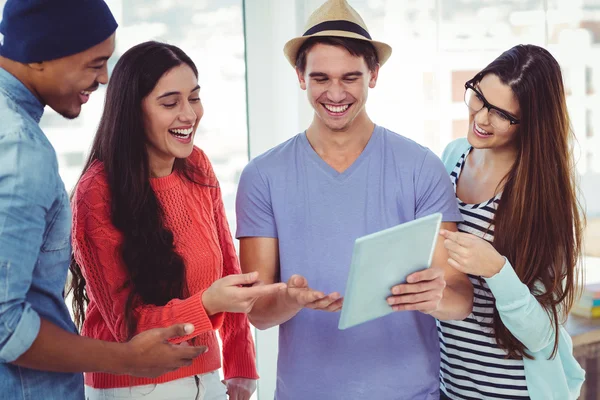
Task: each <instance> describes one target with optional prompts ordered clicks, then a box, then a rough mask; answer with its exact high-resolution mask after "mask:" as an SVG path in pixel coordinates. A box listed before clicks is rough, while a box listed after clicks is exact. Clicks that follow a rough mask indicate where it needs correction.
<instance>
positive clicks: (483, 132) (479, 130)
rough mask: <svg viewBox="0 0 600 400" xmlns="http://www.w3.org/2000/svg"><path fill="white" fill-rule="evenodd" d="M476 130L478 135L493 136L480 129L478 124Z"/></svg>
mask: <svg viewBox="0 0 600 400" xmlns="http://www.w3.org/2000/svg"><path fill="white" fill-rule="evenodd" d="M475 130H476V131H477V132H478V133H480V134H482V135H491V133H489V132H487V131H484V130H483V129H481V128H480V127H479V125H477V124H475Z"/></svg>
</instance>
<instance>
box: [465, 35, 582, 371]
mask: <svg viewBox="0 0 600 400" xmlns="http://www.w3.org/2000/svg"><path fill="white" fill-rule="evenodd" d="M487 74H494V75H496V76H497V77H498V78H500V81H501V82H502V83H504V84H505V85H508V86H509V87H510V88H511V89H512V91H513V93H514V95H515V98H516V99H517V100H518V102H519V106H520V109H521V122H520V124H519V129H518V131H517V133H516V139H515V140H516V149H517V154H516V160H515V162H514V165H513V166H512V168H511V170H510V172H509V173H508V174H507V175H506V177H505V178H504V181H503V183H504V187H503V189H502V190H503V193H502V199H501V201H500V203H499V205H498V209H497V211H496V215H495V218H494V224H495V229H494V243H493V244H494V247H495V248H496V250H497V251H498V252H499V253H500V254H502V255H504V256H505V257H506V258H507V259H508V260H509V261H510V262H511V264H512V265H513V267H514V269H515V271H516V273H517V275H518V276H519V278H520V279H521V281H522V282H523V283H524V284H525V285H527V287H529V290H530V291H531V292H532V293H533V294H534V296H535V297H536V299H537V301H538V302H539V303H540V304H541V305H542V306H543V307H544V309H545V310H546V312H547V313H548V316H549V317H550V319H551V320H552V325H553V326H554V348H553V351H552V355H551V357H554V356H555V355H556V351H557V349H558V332H559V325H560V324H561V323H563V322H564V320H565V319H566V316H567V313H568V311H569V310H570V309H571V307H572V306H573V302H574V300H575V298H576V296H577V292H578V289H579V285H577V283H578V280H579V278H580V277H581V275H580V274H579V269H578V268H577V262H578V258H579V255H580V251H581V246H582V243H581V241H582V230H583V226H584V222H585V221H584V216H583V214H582V213H581V212H580V209H581V207H580V204H579V201H578V198H577V185H576V174H575V166H574V161H573V158H572V156H571V150H572V145H573V140H574V135H573V132H572V130H571V123H570V121H569V114H568V112H567V105H566V99H565V89H564V86H563V79H562V74H561V70H560V66H559V65H558V62H557V61H556V60H555V59H554V57H552V55H551V54H550V53H549V52H548V51H547V50H545V49H543V48H541V47H538V46H533V45H519V46H515V47H513V48H511V49H510V50H508V51H506V52H504V53H502V55H500V57H498V58H497V59H495V60H494V61H493V62H492V63H491V64H490V65H488V66H487V67H485V69H483V70H482V71H481V72H480V73H478V74H477V75H476V76H475V77H474V78H473V79H472V80H471V82H472V83H477V82H479V81H481V79H482V78H483V77H484V76H485V75H487ZM540 283H541V285H540ZM542 285H543V287H542ZM493 327H494V335H495V338H496V340H497V342H498V344H499V345H500V347H501V348H503V349H504V350H506V351H507V353H508V356H509V358H516V359H519V358H522V357H526V358H532V356H531V354H528V353H527V349H526V348H525V346H524V345H523V343H521V342H520V341H519V340H518V339H517V338H516V337H515V336H514V335H513V334H512V333H511V332H510V331H509V330H508V329H507V328H506V327H505V326H504V324H503V323H502V320H501V319H500V317H499V315H498V311H497V310H496V309H494V323H493Z"/></svg>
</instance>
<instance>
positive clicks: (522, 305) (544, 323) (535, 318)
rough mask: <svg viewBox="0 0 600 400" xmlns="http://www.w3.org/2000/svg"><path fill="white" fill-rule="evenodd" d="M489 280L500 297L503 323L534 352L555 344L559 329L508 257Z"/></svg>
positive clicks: (498, 301)
mask: <svg viewBox="0 0 600 400" xmlns="http://www.w3.org/2000/svg"><path fill="white" fill-rule="evenodd" d="M505 260H506V259H505ZM486 282H487V284H488V286H489V288H490V290H491V291H492V293H493V294H494V297H495V298H496V308H497V309H498V313H499V314H500V318H501V319H502V322H503V323H504V325H505V326H506V328H508V330H509V331H510V332H511V333H512V334H513V335H514V336H515V337H516V338H517V339H519V340H520V341H521V343H523V344H524V345H525V347H527V349H528V350H529V351H530V352H531V353H537V352H539V351H541V350H543V349H545V348H547V347H549V346H552V347H553V346H554V337H555V335H554V333H555V332H554V325H553V324H552V320H551V318H550V315H549V314H548V313H547V312H546V310H545V309H544V308H543V307H542V305H541V304H540V303H539V302H538V301H537V299H536V298H535V296H534V295H533V294H532V293H531V292H530V291H529V288H528V287H527V285H525V284H524V283H523V282H521V280H520V279H519V277H518V276H517V274H516V272H515V270H514V269H513V267H512V265H511V264H510V262H508V260H506V261H505V263H504V266H503V267H502V269H501V270H500V272H499V273H497V274H496V275H494V276H493V277H491V278H486Z"/></svg>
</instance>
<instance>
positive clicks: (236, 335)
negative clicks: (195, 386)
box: [204, 156, 258, 379]
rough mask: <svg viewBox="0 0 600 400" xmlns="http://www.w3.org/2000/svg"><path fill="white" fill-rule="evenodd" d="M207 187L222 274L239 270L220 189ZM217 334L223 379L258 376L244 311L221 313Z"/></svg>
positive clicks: (225, 274) (254, 353)
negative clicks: (221, 353) (219, 342)
mask: <svg viewBox="0 0 600 400" xmlns="http://www.w3.org/2000/svg"><path fill="white" fill-rule="evenodd" d="M204 157H206V156H204ZM205 163H206V164H205V165H207V169H208V170H209V171H210V172H209V173H210V174H213V172H212V167H211V166H210V163H209V161H208V159H206V160H205ZM211 190H212V201H213V210H214V217H215V223H216V227H217V234H218V236H219V244H220V246H221V253H222V254H223V276H227V275H232V274H240V273H241V272H242V271H241V268H240V265H239V262H238V257H237V254H236V250H235V246H234V245H233V239H232V237H231V231H230V230H229V224H228V222H227V217H226V215H225V207H224V206H223V198H222V195H221V189H220V188H219V186H218V184H217V185H216V187H215V188H213V189H211ZM219 334H220V336H221V340H222V342H223V374H224V377H225V379H230V378H248V379H258V373H257V371H256V352H255V348H254V340H253V338H252V334H251V332H250V323H249V321H248V317H247V316H246V314H242V313H225V317H224V320H223V325H222V326H221V329H220V330H219Z"/></svg>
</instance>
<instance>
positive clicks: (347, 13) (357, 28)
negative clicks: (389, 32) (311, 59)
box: [283, 0, 392, 67]
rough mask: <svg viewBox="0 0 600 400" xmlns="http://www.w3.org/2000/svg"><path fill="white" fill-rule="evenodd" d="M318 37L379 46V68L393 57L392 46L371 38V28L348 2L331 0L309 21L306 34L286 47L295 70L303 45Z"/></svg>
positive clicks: (287, 56)
mask: <svg viewBox="0 0 600 400" xmlns="http://www.w3.org/2000/svg"><path fill="white" fill-rule="evenodd" d="M315 36H337V37H346V38H352V39H360V40H364V41H367V42H369V43H371V44H372V45H373V46H374V47H375V50H376V51H377V58H378V59H379V65H383V64H384V63H385V62H386V61H387V60H388V58H390V55H391V54H392V48H391V47H390V46H389V45H387V44H385V43H383V42H377V41H375V40H373V39H371V35H370V34H369V31H368V29H367V25H365V22H364V21H363V19H362V18H361V17H360V15H359V14H358V13H357V12H356V10H355V9H354V8H352V7H350V4H348V3H347V2H346V0H327V1H326V2H325V3H324V4H323V5H322V6H321V7H319V8H318V9H317V10H316V11H315V12H313V13H312V14H311V16H310V17H309V18H308V22H307V23H306V28H305V29H304V34H303V35H302V36H300V37H297V38H294V39H292V40H290V41H288V42H287V43H286V44H285V46H284V47H283V53H284V54H285V56H286V58H287V59H288V61H289V62H290V64H292V67H295V66H296V56H297V55H298V50H300V47H301V46H302V44H303V43H304V42H305V41H306V40H307V39H308V38H310V37H315Z"/></svg>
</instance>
